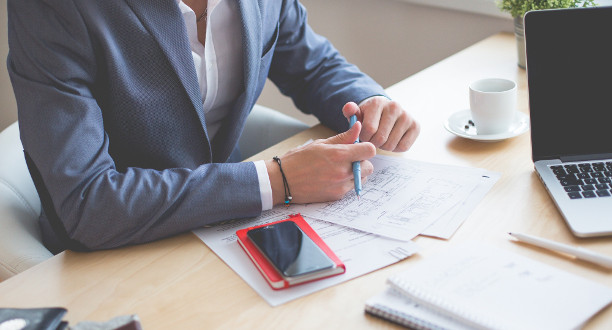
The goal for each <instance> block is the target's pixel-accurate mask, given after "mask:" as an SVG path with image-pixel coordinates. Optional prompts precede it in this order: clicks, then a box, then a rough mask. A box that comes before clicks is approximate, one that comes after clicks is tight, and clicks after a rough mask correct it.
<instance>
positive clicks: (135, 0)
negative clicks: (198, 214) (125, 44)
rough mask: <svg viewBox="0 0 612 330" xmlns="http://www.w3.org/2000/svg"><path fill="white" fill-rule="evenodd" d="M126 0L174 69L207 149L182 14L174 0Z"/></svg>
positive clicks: (204, 125)
mask: <svg viewBox="0 0 612 330" xmlns="http://www.w3.org/2000/svg"><path fill="white" fill-rule="evenodd" d="M126 2H127V4H128V5H129V6H130V7H131V8H132V10H133V11H134V13H135V14H136V16H137V17H138V18H139V19H140V21H141V23H142V25H143V26H144V27H145V28H146V29H147V30H148V31H149V32H150V33H151V35H152V36H153V37H154V38H155V39H157V41H158V43H159V45H160V47H161V49H162V50H163V52H164V54H165V55H166V57H168V60H169V62H170V64H171V65H172V67H173V68H174V70H175V71H176V74H177V75H178V78H179V81H181V84H182V87H183V88H184V89H185V91H186V92H187V95H188V96H189V99H190V100H191V103H192V104H193V107H194V111H196V113H197V115H198V118H199V119H200V123H201V126H202V129H203V130H204V133H205V135H206V140H207V143H208V147H209V148H208V149H209V152H210V150H211V148H210V141H209V140H210V139H209V138H208V132H207V131H206V120H205V118H204V109H203V106H202V96H201V95H200V88H199V83H198V78H197V75H196V72H195V66H194V64H193V57H192V55H191V46H190V45H189V38H188V36H187V30H186V28H185V23H184V22H183V15H182V14H181V12H180V10H179V8H178V4H177V3H176V0H148V1H142V0H126ZM209 156H210V158H209V159H212V155H209Z"/></svg>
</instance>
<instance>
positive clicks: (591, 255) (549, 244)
mask: <svg viewBox="0 0 612 330" xmlns="http://www.w3.org/2000/svg"><path fill="white" fill-rule="evenodd" d="M508 234H510V236H512V237H514V238H516V239H517V240H519V241H521V242H525V243H528V244H532V245H535V246H539V247H541V248H545V249H548V250H552V251H557V252H562V253H565V254H569V255H572V256H574V257H576V258H578V259H581V260H584V261H589V262H592V263H594V264H597V265H600V266H603V267H606V268H612V258H611V257H608V256H605V255H603V254H599V253H597V252H593V251H590V250H587V249H584V248H580V247H574V246H571V245H567V244H563V243H559V242H555V241H551V240H548V239H545V238H540V237H536V236H532V235H527V234H518V233H508Z"/></svg>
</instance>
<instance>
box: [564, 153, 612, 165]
mask: <svg viewBox="0 0 612 330" xmlns="http://www.w3.org/2000/svg"><path fill="white" fill-rule="evenodd" d="M559 159H561V161H562V162H564V163H568V162H580V161H589V160H601V159H612V153H610V154H591V155H579V156H565V157H559Z"/></svg>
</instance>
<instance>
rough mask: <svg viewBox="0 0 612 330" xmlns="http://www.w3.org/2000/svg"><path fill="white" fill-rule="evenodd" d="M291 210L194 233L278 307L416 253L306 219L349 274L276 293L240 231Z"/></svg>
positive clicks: (408, 244) (414, 247)
mask: <svg viewBox="0 0 612 330" xmlns="http://www.w3.org/2000/svg"><path fill="white" fill-rule="evenodd" d="M293 213H294V212H292V211H291V208H285V207H284V206H279V207H277V208H275V209H272V210H270V211H267V212H264V213H263V214H262V215H261V216H259V217H257V218H254V219H247V220H240V221H235V222H231V223H228V224H225V225H220V226H217V227H212V228H202V229H198V230H195V231H194V233H195V234H196V235H197V236H198V237H199V238H200V239H201V240H202V241H203V242H204V243H205V244H206V245H207V246H208V247H209V248H210V249H211V250H213V252H215V253H216V254H217V255H218V256H219V257H220V258H221V259H222V260H223V261H224V262H225V263H226V264H227V265H228V266H230V268H232V269H233V270H234V271H235V272H236V273H237V274H238V275H239V276H240V277H241V278H242V279H243V280H244V281H245V282H247V284H249V285H250V286H251V287H252V288H253V290H255V291H256V292H257V293H258V294H259V295H260V296H261V297H262V298H264V299H265V300H266V301H267V302H268V303H269V304H270V305H272V306H277V305H280V304H283V303H286V302H288V301H291V300H293V299H296V298H299V297H302V296H305V295H308V294H310V293H313V292H316V291H319V290H322V289H324V288H327V287H330V286H333V285H335V284H338V283H341V282H344V281H348V280H350V279H352V278H355V277H358V276H361V275H364V274H367V273H369V272H372V271H374V270H377V269H380V268H382V267H385V266H388V265H391V264H393V263H396V262H398V261H400V260H402V259H405V258H407V257H409V256H411V255H412V254H414V253H416V252H417V250H418V246H417V245H416V244H415V243H414V242H410V241H409V242H402V241H397V240H393V239H387V238H384V237H380V236H376V235H373V234H369V233H365V232H361V231H358V230H354V229H351V228H347V227H343V226H339V225H336V224H333V223H329V222H326V221H319V220H314V219H309V218H308V217H304V219H305V220H306V221H307V222H308V223H309V224H310V226H311V227H312V228H313V229H314V230H315V231H316V232H317V234H319V236H321V238H322V239H323V240H324V241H325V243H327V245H328V246H329V247H330V248H331V249H332V251H334V253H335V254H336V255H337V256H338V258H340V260H342V261H343V262H344V264H345V266H346V273H344V274H342V275H338V276H334V277H331V278H327V279H323V280H319V281H315V282H311V283H306V284H301V285H298V286H295V287H291V288H288V289H282V290H273V289H272V288H270V286H269V285H268V283H267V282H266V281H265V280H264V278H263V276H262V275H261V274H260V273H259V271H258V270H257V267H256V266H255V265H254V264H253V263H252V262H251V260H250V259H249V257H248V256H247V254H246V253H245V252H244V251H243V250H242V248H241V247H240V245H239V244H238V242H237V237H236V231H237V230H238V229H242V228H246V227H252V226H256V225H259V224H264V223H268V222H274V221H277V220H282V219H285V218H287V217H289V215H290V214H293Z"/></svg>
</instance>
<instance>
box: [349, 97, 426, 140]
mask: <svg viewBox="0 0 612 330" xmlns="http://www.w3.org/2000/svg"><path fill="white" fill-rule="evenodd" d="M345 107H346V106H345ZM361 112H362V113H363V124H362V128H361V134H360V138H361V140H362V141H369V142H371V143H372V144H373V145H374V146H375V147H377V148H380V149H383V150H387V151H394V152H404V151H407V150H408V149H409V148H410V147H411V146H412V145H413V144H414V141H415V140H416V138H417V136H418V135H419V132H420V126H419V125H418V123H417V122H416V121H415V120H414V119H413V118H412V117H411V116H410V115H409V114H408V112H406V111H405V110H404V109H403V108H402V107H401V105H400V104H399V103H397V102H394V101H390V100H388V99H386V98H382V97H373V98H370V99H368V100H366V101H365V102H363V103H362V104H361ZM343 113H344V112H343Z"/></svg>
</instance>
